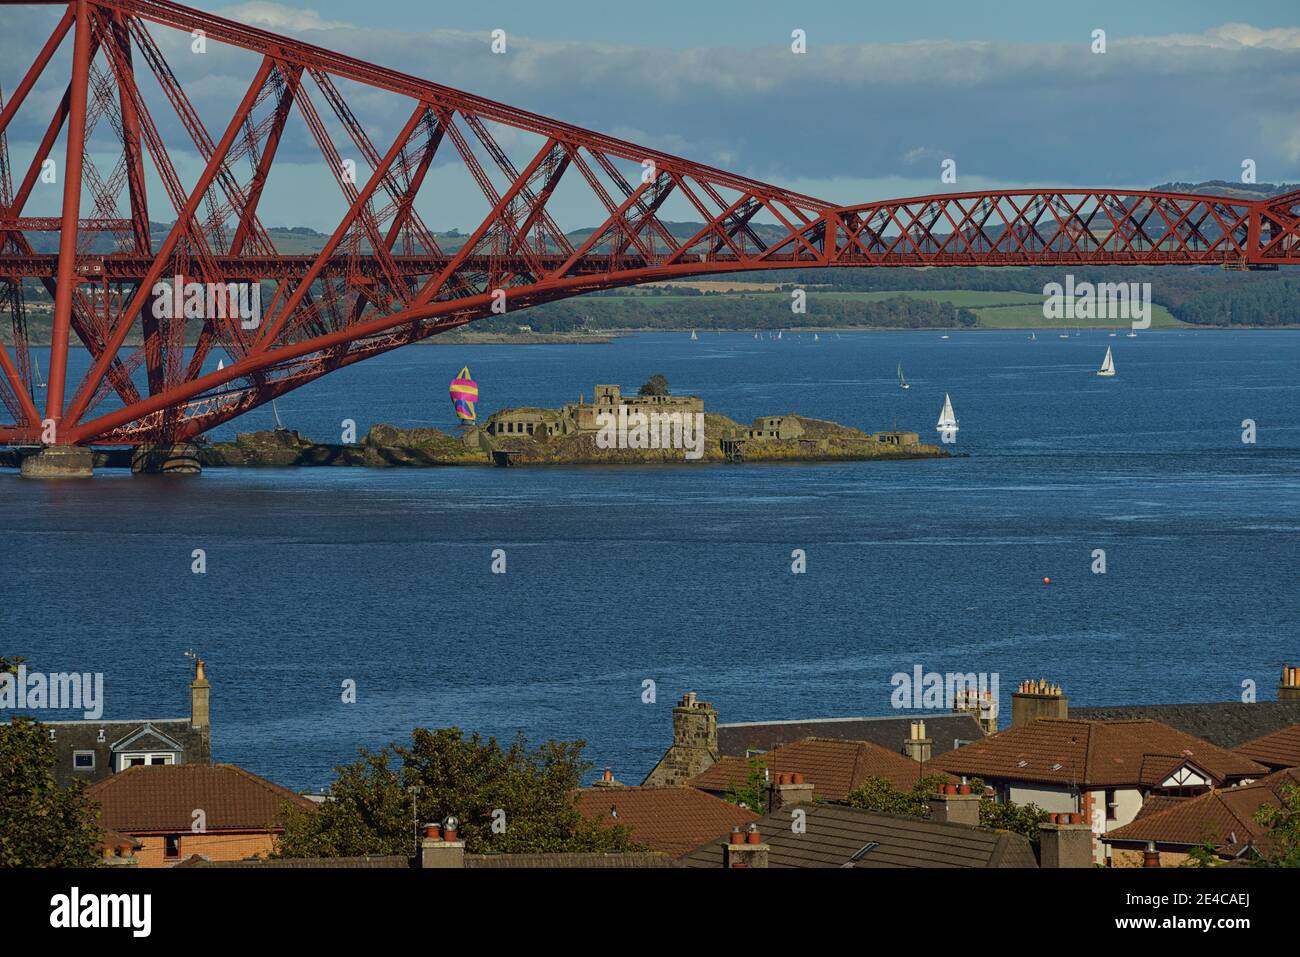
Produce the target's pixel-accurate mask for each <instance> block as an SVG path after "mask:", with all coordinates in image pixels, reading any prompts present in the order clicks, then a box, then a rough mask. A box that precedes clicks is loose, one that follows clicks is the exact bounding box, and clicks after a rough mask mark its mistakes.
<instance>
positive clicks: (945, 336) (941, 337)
mask: <svg viewBox="0 0 1300 957" xmlns="http://www.w3.org/2000/svg"><path fill="white" fill-rule="evenodd" d="M939 338H940V339H947V338H948V333H946V332H945V333H944V334H943V335H941V336H940V337H939Z"/></svg>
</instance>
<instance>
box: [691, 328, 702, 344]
mask: <svg viewBox="0 0 1300 957" xmlns="http://www.w3.org/2000/svg"><path fill="white" fill-rule="evenodd" d="M699 341H700V337H699V336H697V335H696V334H695V330H694V329H692V330H691V342H699Z"/></svg>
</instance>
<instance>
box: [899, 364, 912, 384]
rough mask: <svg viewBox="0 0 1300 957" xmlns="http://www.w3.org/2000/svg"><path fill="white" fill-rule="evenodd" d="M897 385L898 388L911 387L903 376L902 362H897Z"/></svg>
mask: <svg viewBox="0 0 1300 957" xmlns="http://www.w3.org/2000/svg"><path fill="white" fill-rule="evenodd" d="M898 387H899V388H900V389H910V388H912V387H911V386H910V385H908V383H907V380H906V379H904V378H903V363H901V362H900V363H899V364H898Z"/></svg>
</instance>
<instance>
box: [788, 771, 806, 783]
mask: <svg viewBox="0 0 1300 957" xmlns="http://www.w3.org/2000/svg"><path fill="white" fill-rule="evenodd" d="M790 783H791V784H803V772H802V771H795V772H794V773H793V774H791V775H790Z"/></svg>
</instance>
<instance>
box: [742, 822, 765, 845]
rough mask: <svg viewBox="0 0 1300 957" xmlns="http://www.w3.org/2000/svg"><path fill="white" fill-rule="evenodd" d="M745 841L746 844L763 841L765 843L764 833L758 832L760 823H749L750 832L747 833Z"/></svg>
mask: <svg viewBox="0 0 1300 957" xmlns="http://www.w3.org/2000/svg"><path fill="white" fill-rule="evenodd" d="M745 843H746V844H762V843H763V835H762V834H760V833H759V832H758V825H757V824H751V825H749V833H748V834H747V835H745Z"/></svg>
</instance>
